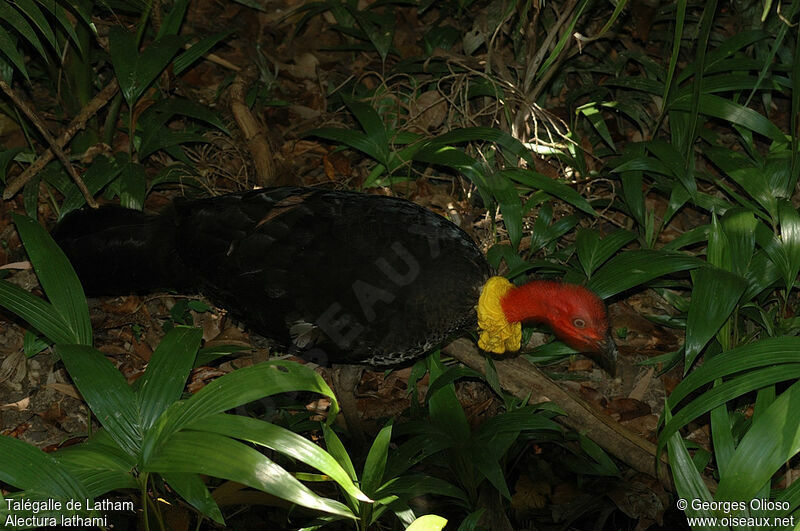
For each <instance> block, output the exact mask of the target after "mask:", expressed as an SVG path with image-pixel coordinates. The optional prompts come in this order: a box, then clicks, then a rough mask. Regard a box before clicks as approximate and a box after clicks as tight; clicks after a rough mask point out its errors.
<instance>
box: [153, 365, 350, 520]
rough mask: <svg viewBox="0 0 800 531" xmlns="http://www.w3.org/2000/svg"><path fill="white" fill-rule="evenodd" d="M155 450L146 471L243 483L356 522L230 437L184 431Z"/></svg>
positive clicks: (337, 505) (343, 507)
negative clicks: (195, 475)
mask: <svg viewBox="0 0 800 531" xmlns="http://www.w3.org/2000/svg"><path fill="white" fill-rule="evenodd" d="M240 370H241V369H240ZM237 372H238V371H237ZM231 374H234V373H231ZM216 381H219V380H216ZM195 396H196V395H195ZM154 450H155V451H154V452H153V454H152V455H151V457H150V459H149V460H148V461H147V463H146V464H145V465H144V466H143V471H147V472H157V473H159V474H174V473H182V474H206V475H210V476H214V477H217V478H222V479H227V480H230V481H236V482H238V483H242V484H243V485H247V486H248V487H252V488H254V489H258V490H261V491H264V492H267V493H269V494H272V495H273V496H276V497H278V498H280V499H282V500H287V501H289V502H291V503H296V504H297V505H300V506H302V507H308V508H309V509H314V510H317V511H324V512H327V513H331V514H335V515H338V516H342V517H344V518H354V516H353V513H352V512H351V511H350V509H348V508H347V506H346V505H343V504H342V503H340V502H337V501H335V500H330V499H327V498H322V497H320V496H318V495H316V494H314V493H313V492H311V491H310V490H309V489H308V488H307V487H306V486H305V485H303V484H302V483H300V482H299V481H297V480H296V479H295V478H294V477H293V476H292V475H291V474H289V473H288V472H287V471H286V470H284V469H283V468H281V467H279V466H278V465H276V464H275V463H274V462H272V461H271V460H270V459H269V458H267V457H266V456H265V455H262V454H261V453H260V452H258V451H256V450H254V449H253V448H251V447H249V446H247V445H246V444H243V443H240V442H238V441H235V440H233V439H231V438H229V437H225V436H223V435H217V434H215V433H209V432H195V431H191V430H187V431H181V432H178V433H174V434H172V435H171V436H170V437H169V438H166V439H164V440H163V441H162V442H161V443H160V444H159V445H158V446H157V447H156V448H155V449H154Z"/></svg>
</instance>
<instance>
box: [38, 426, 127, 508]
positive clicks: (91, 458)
mask: <svg viewBox="0 0 800 531" xmlns="http://www.w3.org/2000/svg"><path fill="white" fill-rule="evenodd" d="M104 433H105V432H104ZM94 439H95V437H93V438H92V439H90V440H89V441H86V442H83V443H81V444H76V445H73V446H68V447H66V448H62V449H60V450H59V451H58V452H55V453H54V454H53V457H54V458H55V459H56V460H57V461H58V462H59V463H61V464H63V465H64V466H65V467H66V468H67V469H68V470H69V471H70V472H71V473H72V474H73V475H74V476H75V477H76V478H78V479H79V480H80V481H81V483H83V484H84V485H85V486H86V489H87V490H88V491H89V495H90V496H91V497H92V498H97V497H100V496H102V495H104V494H107V493H109V492H111V491H114V490H121V489H137V488H139V483H138V482H137V481H136V477H135V476H134V474H133V471H134V467H135V466H136V462H135V461H134V460H132V458H131V456H130V455H128V454H126V453H125V452H124V451H123V450H122V449H121V448H119V446H113V447H112V446H109V445H103V444H95V443H94Z"/></svg>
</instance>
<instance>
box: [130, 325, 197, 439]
mask: <svg viewBox="0 0 800 531" xmlns="http://www.w3.org/2000/svg"><path fill="white" fill-rule="evenodd" d="M202 339H203V331H202V330H201V329H199V328H189V327H185V326H176V327H174V328H173V329H171V330H170V331H169V332H167V335H166V336H164V338H163V339H162V340H161V342H160V343H159V344H158V347H156V350H155V352H153V355H152V357H151V358H150V363H148V364H147V369H146V370H145V372H144V375H142V377H141V378H139V380H138V381H137V384H138V389H137V391H136V398H137V401H138V405H139V414H140V416H141V419H142V428H143V429H145V430H147V429H149V428H150V426H152V425H153V424H154V423H155V421H156V419H157V418H158V417H159V416H161V414H162V413H163V412H164V411H166V409H167V408H168V407H169V406H170V405H172V403H174V402H175V401H177V400H178V399H179V398H180V397H181V394H182V393H183V388H184V387H185V386H186V380H187V379H188V378H189V373H190V372H191V370H192V367H193V366H194V358H195V355H196V354H197V349H198V347H199V346H200V341H201V340H202Z"/></svg>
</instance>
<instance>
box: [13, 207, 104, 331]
mask: <svg viewBox="0 0 800 531" xmlns="http://www.w3.org/2000/svg"><path fill="white" fill-rule="evenodd" d="M13 218H14V223H15V224H16V225H17V232H19V235H20V238H21V239H22V243H23V244H25V251H26V252H27V253H28V256H29V257H30V259H31V264H33V269H34V270H35V271H36V276H37V277H38V278H39V283H40V284H41V285H42V288H43V289H44V292H45V294H46V295H47V298H48V299H50V303H51V304H52V307H53V309H54V310H55V311H57V312H58V314H59V315H60V316H61V318H62V319H63V320H64V322H65V323H66V324H67V327H68V329H69V330H70V332H71V335H72V337H73V339H72V340H71V341H69V342H71V343H78V344H81V345H91V344H92V324H91V322H90V321H89V306H88V305H87V304H86V296H85V295H84V293H83V288H82V287H81V283H80V281H79V280H78V276H77V275H76V274H75V271H74V270H73V269H72V265H70V263H69V260H68V259H67V257H66V255H65V254H64V252H63V251H62V250H61V249H60V248H59V247H58V245H56V243H55V242H54V241H53V238H51V237H50V235H49V234H48V233H47V231H45V230H44V228H43V227H42V226H41V225H39V224H38V223H37V222H36V221H34V220H32V219H30V218H27V217H25V216H20V215H18V214H14V215H13ZM31 324H33V323H31ZM34 326H36V325H34ZM40 331H41V332H42V333H45V332H44V331H42V330H40ZM48 337H49V336H48ZM51 339H53V338H51Z"/></svg>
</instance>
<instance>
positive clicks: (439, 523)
mask: <svg viewBox="0 0 800 531" xmlns="http://www.w3.org/2000/svg"><path fill="white" fill-rule="evenodd" d="M446 525H447V519H446V518H442V517H441V516H437V515H435V514H426V515H425V516H420V517H419V518H417V519H416V520H414V521H413V522H412V523H411V525H410V526H408V527H407V528H406V531H441V530H442V529H444V528H445V526H446Z"/></svg>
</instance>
